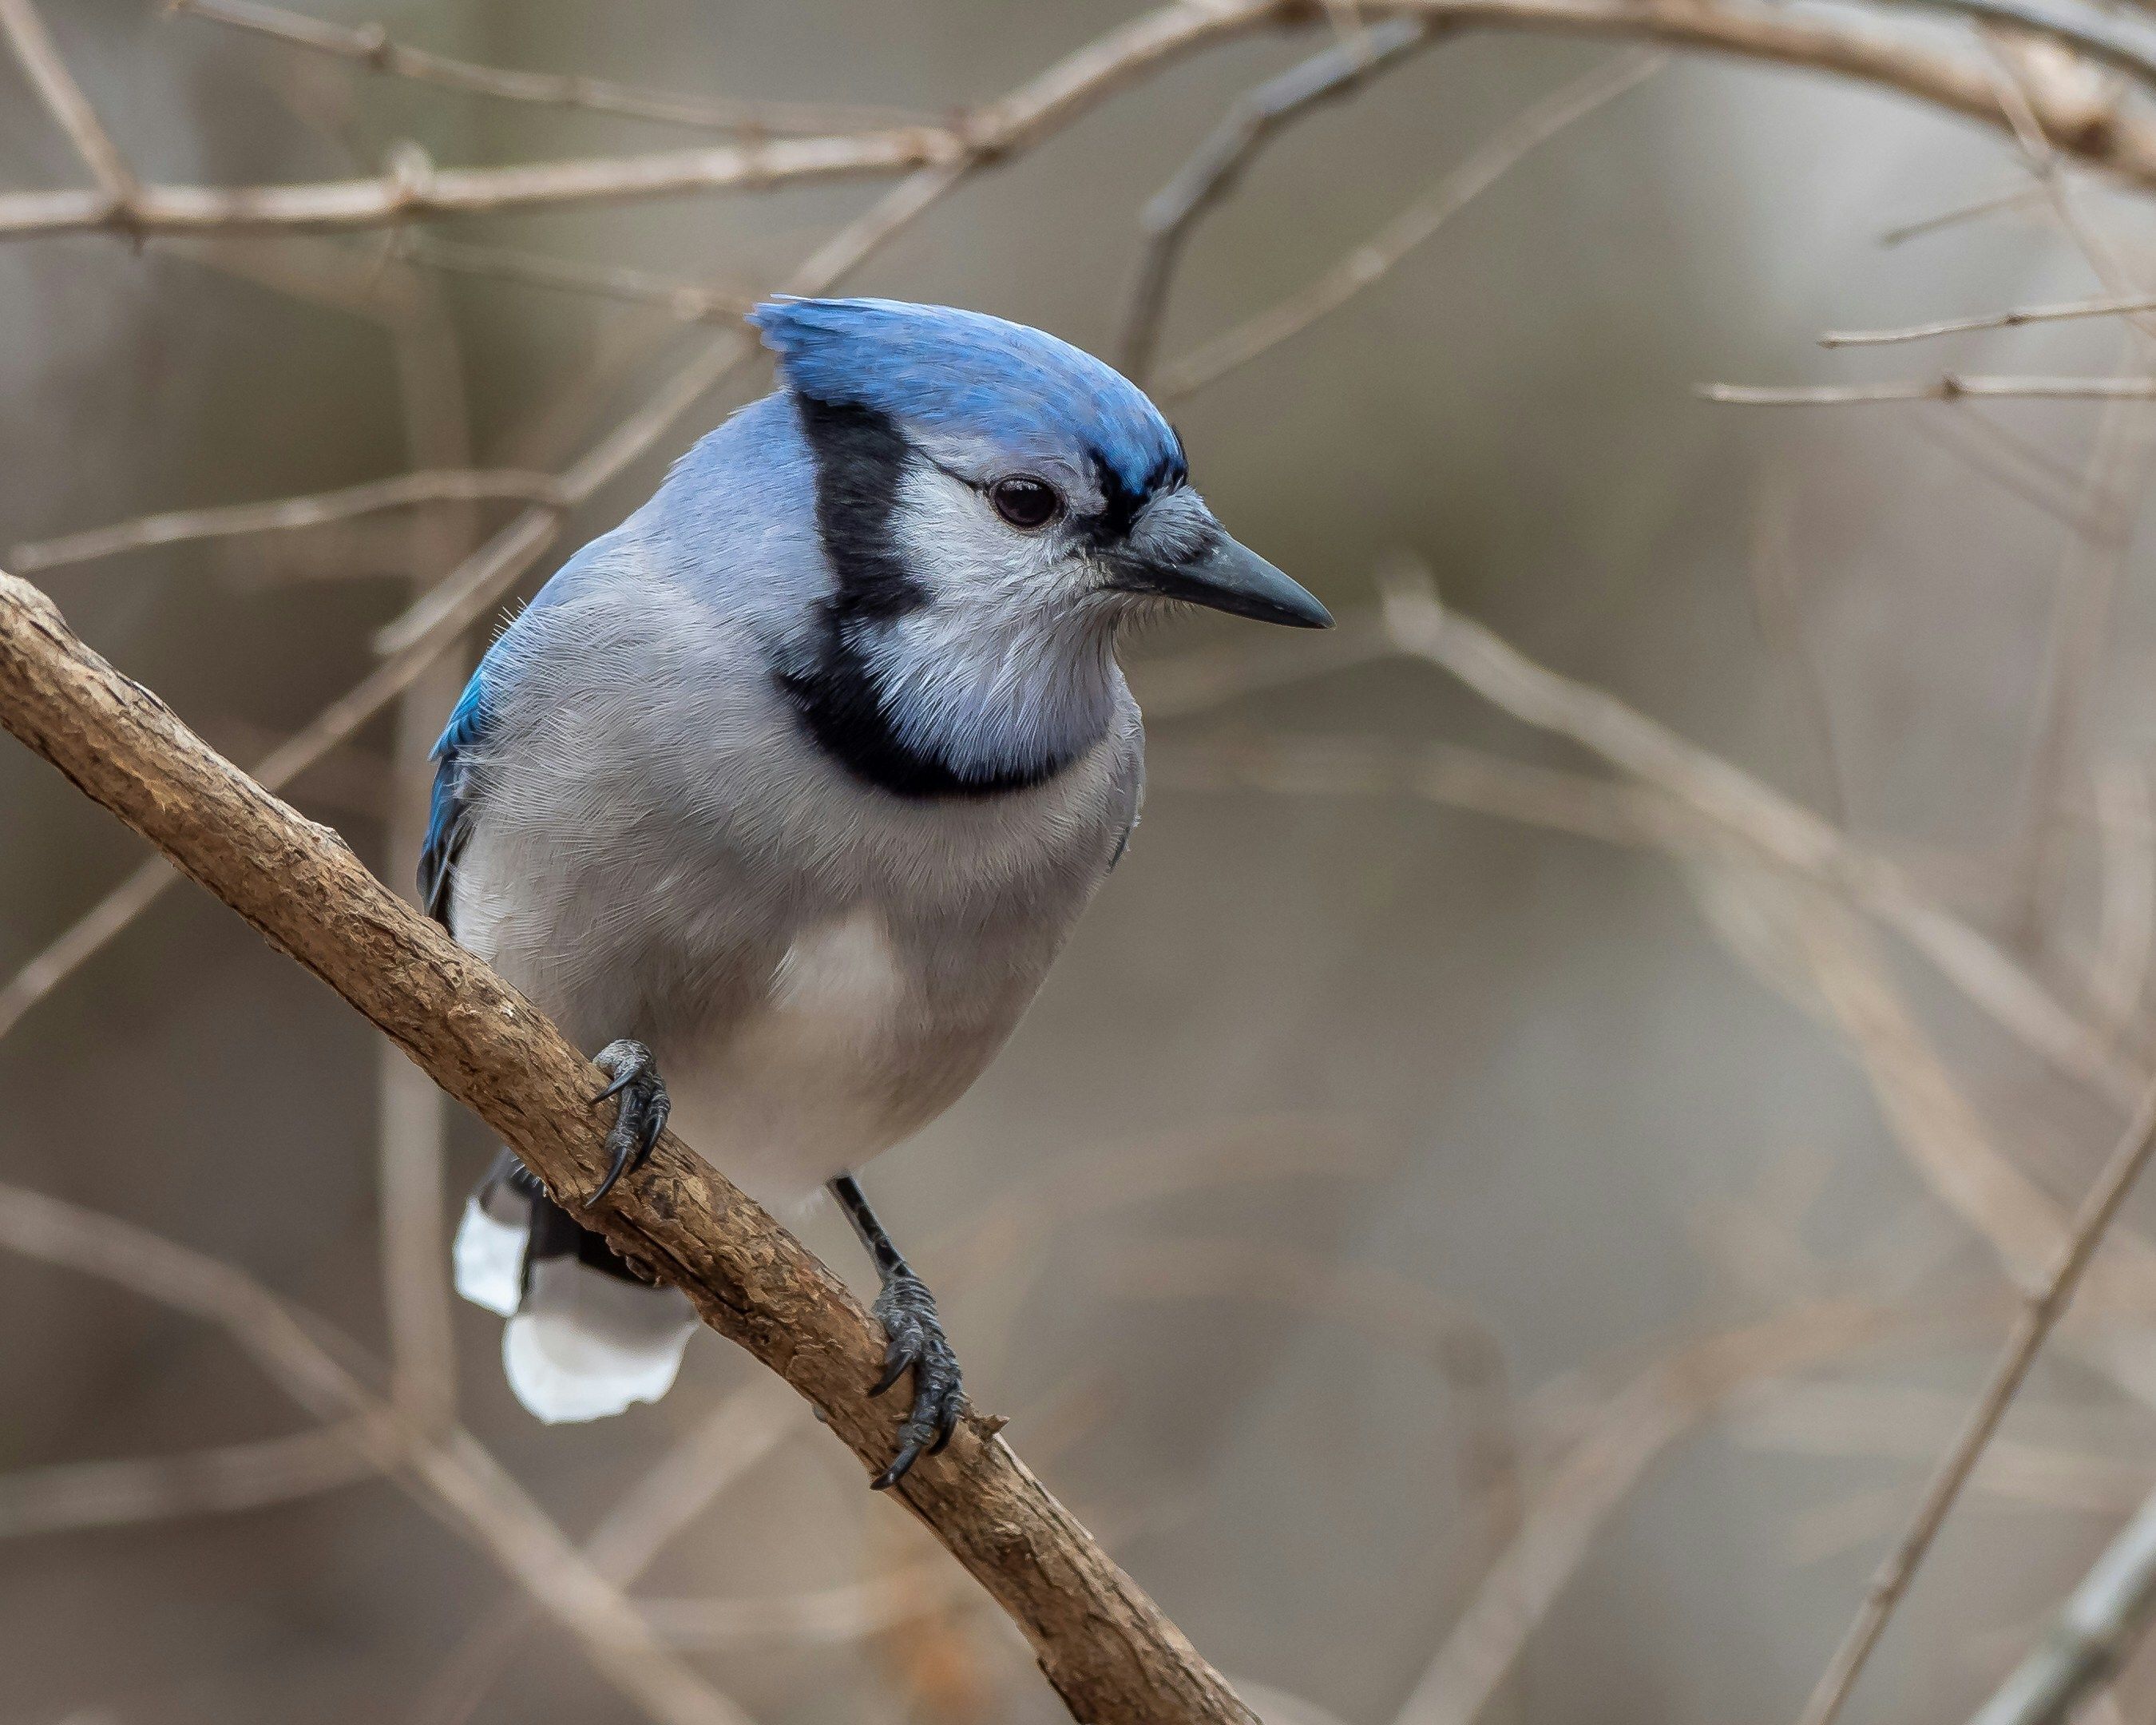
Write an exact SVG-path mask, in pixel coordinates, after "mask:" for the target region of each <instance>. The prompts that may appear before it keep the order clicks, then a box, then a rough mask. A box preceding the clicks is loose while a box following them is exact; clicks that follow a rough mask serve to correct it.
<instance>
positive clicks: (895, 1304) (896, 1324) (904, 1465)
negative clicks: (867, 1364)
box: [869, 1267, 966, 1491]
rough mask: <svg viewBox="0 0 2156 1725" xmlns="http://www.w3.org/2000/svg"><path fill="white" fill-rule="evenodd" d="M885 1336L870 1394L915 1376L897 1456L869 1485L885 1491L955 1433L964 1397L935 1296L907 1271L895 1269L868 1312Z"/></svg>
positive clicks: (941, 1446)
mask: <svg viewBox="0 0 2156 1725" xmlns="http://www.w3.org/2000/svg"><path fill="white" fill-rule="evenodd" d="M870 1309H871V1310H872V1311H873V1312H875V1316H876V1318H877V1321H878V1322H880V1323H881V1324H882V1325H883V1332H884V1334H885V1336H886V1337H888V1338H889V1346H888V1347H887V1348H885V1351H884V1357H883V1378H882V1380H881V1381H880V1383H879V1384H877V1385H876V1387H875V1389H872V1390H870V1392H869V1393H870V1394H871V1395H881V1394H883V1393H884V1392H885V1390H887V1389H890V1388H891V1386H892V1385H893V1384H896V1383H897V1382H898V1380H899V1379H900V1378H903V1377H904V1376H905V1375H906V1373H907V1372H909V1371H911V1373H913V1411H912V1412H911V1414H908V1415H907V1416H906V1424H905V1425H901V1427H899V1429H898V1454H897V1455H894V1456H893V1457H892V1458H891V1466H888V1467H886V1468H885V1469H884V1471H882V1472H881V1473H880V1474H878V1475H877V1476H875V1480H874V1481H872V1482H871V1483H872V1484H873V1485H874V1486H875V1489H876V1490H877V1491H886V1490H888V1489H889V1488H890V1487H891V1486H895V1485H896V1484H897V1483H898V1482H899V1481H901V1480H902V1479H904V1478H905V1477H906V1470H907V1469H908V1468H910V1467H911V1466H913V1464H914V1462H915V1461H916V1459H917V1458H918V1457H920V1456H921V1455H924V1454H925V1455H937V1454H939V1453H940V1452H941V1451H942V1448H943V1446H944V1445H946V1444H947V1443H949V1442H950V1441H951V1434H952V1432H954V1431H956V1430H957V1429H958V1416H959V1414H961V1413H962V1412H963V1411H964V1409H965V1404H966V1394H965V1389H964V1386H963V1385H962V1384H961V1382H960V1381H959V1375H958V1357H957V1354H955V1353H952V1351H951V1343H950V1341H949V1339H948V1338H947V1337H945V1335H944V1333H943V1320H942V1317H939V1316H938V1315H937V1311H936V1296H934V1295H933V1294H932V1293H930V1292H929V1291H928V1288H927V1284H926V1283H924V1282H923V1281H921V1278H920V1277H919V1276H916V1275H915V1274H914V1273H913V1272H912V1271H911V1270H908V1269H906V1268H904V1267H901V1268H900V1269H898V1270H896V1271H893V1272H892V1273H891V1276H890V1278H889V1279H888V1280H887V1281H885V1283H884V1285H883V1291H882V1292H881V1293H880V1294H879V1295H877V1296H876V1300H875V1306H874V1307H871V1308H870Z"/></svg>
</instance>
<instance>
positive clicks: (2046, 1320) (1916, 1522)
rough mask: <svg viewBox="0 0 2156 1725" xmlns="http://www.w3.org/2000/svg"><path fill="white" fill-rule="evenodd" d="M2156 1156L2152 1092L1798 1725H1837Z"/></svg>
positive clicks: (2032, 1299)
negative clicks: (2137, 1182) (2121, 1210)
mask: <svg viewBox="0 0 2156 1725" xmlns="http://www.w3.org/2000/svg"><path fill="white" fill-rule="evenodd" d="M2152 1152H2156V1091H2152V1092H2151V1093H2150V1094H2149V1096H2147V1097H2146V1098H2144V1099H2143V1102H2142V1104H2141V1106H2140V1107H2139V1108H2138V1110H2137V1111H2135V1115H2134V1118H2133V1122H2131V1124H2129V1125H2128V1127H2127V1130H2126V1133H2125V1136H2124V1137H2122V1138H2121V1139H2120V1140H2119V1142H2118V1146H2117V1148H2116V1149H2115V1150H2113V1151H2112V1154H2111V1159H2110V1160H2109V1161H2108V1162H2107V1163H2105V1165H2104V1168H2103V1171H2102V1173H2100V1174H2098V1175H2097V1179H2096V1183H2095V1184H2094V1185H2093V1186H2092V1187H2091V1188H2090V1189H2089V1193H2088V1195H2087V1197H2086V1198H2085V1199H2082V1206H2081V1209H2079V1211H2077V1212H2076V1214H2075V1216H2074V1220H2073V1226H2072V1228H2071V1230H2070V1232H2069V1234H2068V1236H2067V1239H2066V1244H2065V1245H2063V1246H2062V1247H2061V1250H2060V1252H2059V1255H2058V1260H2057V1261H2056V1263H2055V1264H2054V1265H2053V1266H2052V1267H2051V1274H2050V1275H2049V1276H2047V1277H2046V1279H2045V1281H2044V1283H2043V1286H2040V1287H2039V1288H2037V1289H2035V1290H2034V1291H2032V1292H2031V1293H2030V1295H2029V1297H2028V1300H2027V1302H2026V1304H2025V1305H2024V1306H2023V1307H2022V1309H2021V1313H2020V1317H2017V1318H2016V1319H2015V1322H2014V1328H2013V1330H2012V1332H2010V1334H2009V1335H2008V1337H2007V1338H2006V1343H2005V1346H2004V1347H2003V1348H2001V1349H2000V1350H1999V1358H1998V1359H1997V1360H1996V1361H1995V1362H1994V1364H1993V1366H1992V1368H1991V1372H1990V1375H1989V1377H1988V1378H1986V1379H1985V1381H1984V1388H1983V1389H1982V1391H1981V1392H1980V1393H1979V1395H1978V1397H1977V1399H1976V1404H1975V1405H1974V1407H1973V1408H1971V1409H1970V1410H1969V1417H1968V1419H1967V1420H1966V1421H1965V1422H1964V1423H1963V1426H1962V1429H1961V1430H1960V1431H1959V1433H1958V1434H1957V1435H1956V1436H1955V1439H1954V1441H1953V1444H1951V1445H1949V1446H1948V1450H1947V1452H1946V1454H1945V1455H1943V1457H1941V1458H1940V1461H1939V1463H1938V1467H1937V1469H1936V1470H1935V1471H1933V1475H1932V1478H1931V1481H1930V1482H1929V1483H1928V1485H1927V1486H1925V1488H1924V1495H1923V1497H1922V1499H1921V1500H1920V1501H1919V1502H1918V1503H1917V1509H1916V1512H1915V1513H1914V1514H1913V1515H1912V1517H1910V1520H1909V1525H1908V1527H1907V1531H1905V1532H1903V1534H1902V1537H1901V1538H1900V1539H1899V1540H1897V1542H1896V1543H1895V1546H1894V1549H1893V1550H1892V1552H1890V1553H1888V1554H1887V1557H1886V1562H1885V1563H1881V1565H1880V1567H1879V1569H1878V1572H1877V1574H1875V1575H1874V1576H1873V1577H1872V1580H1871V1586H1870V1588H1869V1589H1866V1594H1865V1599H1864V1604H1863V1606H1862V1608H1861V1609H1860V1610H1859V1611H1858V1612H1857V1614H1856V1620H1855V1621H1854V1622H1853V1623H1851V1625H1850V1626H1849V1630H1848V1632H1847V1634H1846V1635H1844V1637H1843V1638H1842V1642H1841V1645H1840V1646H1839V1647H1838V1648H1836V1649H1835V1655H1834V1657H1833V1659H1832V1660H1831V1661H1830V1662H1829V1663H1828V1666H1827V1668H1826V1670H1825V1671H1824V1672H1823V1673H1821V1675H1820V1680H1819V1683H1818V1686H1816V1687H1815V1689H1814V1690H1813V1692H1812V1695H1811V1698H1810V1699H1809V1701H1807V1702H1805V1703H1804V1714H1803V1717H1802V1720H1801V1725H1834V1721H1835V1719H1837V1718H1838V1717H1840V1714H1841V1710H1842V1707H1843V1706H1844V1705H1845V1703H1846V1702H1848V1700H1849V1695H1850V1692H1851V1690H1852V1689H1854V1688H1855V1687H1856V1680H1857V1678H1858V1676H1861V1674H1862V1672H1863V1670H1864V1666H1865V1663H1866V1661H1867V1660H1868V1659H1870V1657H1871V1650H1872V1649H1873V1648H1874V1647H1876V1646H1877V1645H1879V1638H1880V1636H1881V1635H1883V1634H1884V1633H1886V1622H1887V1620H1888V1619H1889V1618H1890V1617H1892V1615H1893V1613H1894V1608H1895V1606H1896V1605H1897V1604H1899V1603H1900V1602H1901V1599H1902V1594H1905V1593H1907V1591H1908V1588H1909V1583H1910V1582H1911V1581H1912V1579H1914V1578H1915V1575H1916V1573H1917V1566H1918V1565H1920V1564H1921V1563H1922V1562H1923V1561H1924V1558H1925V1555H1926V1553H1928V1552H1929V1551H1930V1550H1931V1548H1932V1542H1933V1539H1935V1538H1937V1537H1938V1531H1939V1529H1940V1527H1942V1526H1943V1525H1944V1524H1945V1522H1946V1518H1947V1512H1948V1511H1949V1510H1950V1509H1952V1508H1953V1505H1954V1500H1955V1499H1956V1498H1957V1497H1959V1496H1960V1495H1961V1489H1962V1487H1963V1486H1964V1485H1966V1484H1967V1483H1968V1481H1969V1475H1970V1474H1972V1473H1973V1472H1974V1471H1975V1470H1976V1464H1977V1462H1978V1461H1979V1460H1980V1459H1981V1458H1982V1456H1983V1455H1984V1445H1986V1444H1988V1443H1989V1442H1990V1441H1991V1436H1992V1434H1993V1433H1994V1432H1995V1431H1997V1430H1999V1421H2000V1420H2003V1419H2005V1417H2006V1409H2008V1407H2009V1406H2010V1405H2011V1404H2012V1403H2013V1400H2014V1397H2015V1394H2016V1393H2017V1392H2018V1391H2019V1390H2020V1388H2021V1385H2022V1382H2023V1380H2024V1379H2025V1378H2027V1377H2028V1375H2029V1368H2030V1366H2031V1365H2033V1364H2034V1363H2035V1359H2036V1353H2037V1351H2038V1350H2039V1349H2040V1348H2042V1347H2043V1345H2044V1340H2045V1338H2046V1337H2047V1336H2049V1335H2050V1334H2051V1329H2052V1327H2053V1326H2054V1325H2055V1324H2056V1323H2057V1322H2058V1321H2059V1319H2060V1318H2061V1317H2062V1316H2064V1314H2065V1312H2066V1307H2067V1305H2068V1304H2069V1302H2071V1300H2072V1299H2073V1297H2074V1292H2075V1290H2076V1289H2077V1288H2078V1287H2079V1286H2081V1281H2082V1276H2083V1274H2084V1273H2085V1272H2086V1271H2087V1269H2088V1266H2089V1264H2090V1262H2091V1261H2092V1260H2093V1259H2094V1258H2095V1256H2096V1253H2097V1247H2098V1246H2099V1245H2102V1243H2103V1236H2104V1233H2105V1230H2107V1229H2108V1228H2109V1227H2110V1226H2111V1224H2112V1219H2114V1218H2115V1217H2116V1216H2117V1214H2118V1209H2119V1206H2120V1205H2121V1204H2124V1203H2125V1202H2126V1195H2127V1194H2128V1192H2130V1191H2132V1190H2133V1183H2134V1181H2135V1180H2136V1179H2138V1178H2139V1177H2140V1174H2141V1171H2142V1170H2143V1168H2146V1167H2147V1166H2148V1158H2149V1156H2150V1154H2151V1153H2152Z"/></svg>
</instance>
